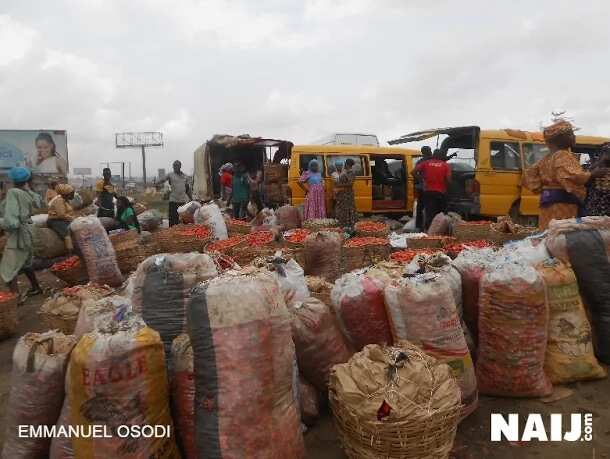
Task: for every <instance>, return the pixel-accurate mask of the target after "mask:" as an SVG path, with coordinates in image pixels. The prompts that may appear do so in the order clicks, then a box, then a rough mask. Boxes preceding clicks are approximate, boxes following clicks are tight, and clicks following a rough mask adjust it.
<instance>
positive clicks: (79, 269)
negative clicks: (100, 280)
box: [51, 260, 89, 287]
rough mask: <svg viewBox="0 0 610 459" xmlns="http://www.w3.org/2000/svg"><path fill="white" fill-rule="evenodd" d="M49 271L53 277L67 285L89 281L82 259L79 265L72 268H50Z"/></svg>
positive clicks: (71, 285) (72, 285)
mask: <svg viewBox="0 0 610 459" xmlns="http://www.w3.org/2000/svg"><path fill="white" fill-rule="evenodd" d="M51 273H53V275H54V276H55V277H57V278H59V279H61V280H62V281H63V282H65V283H66V284H67V285H68V286H69V287H74V286H75V285H84V284H86V283H87V282H89V275H88V274H87V269H86V268H85V264H84V263H83V261H82V260H81V262H80V265H78V266H75V267H73V268H69V269H62V270H59V271H57V270H54V269H52V268H51Z"/></svg>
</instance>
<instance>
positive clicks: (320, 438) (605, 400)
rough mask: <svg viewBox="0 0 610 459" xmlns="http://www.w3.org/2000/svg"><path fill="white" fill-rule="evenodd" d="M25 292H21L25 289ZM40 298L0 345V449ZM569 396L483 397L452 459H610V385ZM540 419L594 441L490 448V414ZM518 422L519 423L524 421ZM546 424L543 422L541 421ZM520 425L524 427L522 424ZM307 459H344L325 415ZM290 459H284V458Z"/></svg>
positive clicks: (587, 386) (49, 282) (53, 284)
mask: <svg viewBox="0 0 610 459" xmlns="http://www.w3.org/2000/svg"><path fill="white" fill-rule="evenodd" d="M40 278H41V279H42V283H43V285H44V286H45V287H46V288H57V287H59V286H60V283H59V281H57V280H56V279H55V278H54V277H53V276H52V275H49V274H42V275H41V276H40ZM24 287H25V286H24ZM43 300H44V298H42V297H37V298H32V299H30V300H29V301H28V303H27V304H26V305H24V306H22V307H21V308H20V309H19V328H18V332H17V335H16V336H15V337H13V338H11V339H9V340H5V341H2V342H0V445H1V444H2V443H3V442H4V434H5V428H6V424H5V419H4V416H5V407H6V403H7V400H8V393H9V390H10V372H11V356H12V352H13V348H14V346H15V343H16V342H17V339H18V337H19V336H21V335H23V334H25V333H26V332H28V331H44V330H46V327H45V326H44V324H42V323H41V321H40V319H39V318H38V316H37V314H36V313H37V311H38V308H39V307H40V305H41V303H42V301H43ZM568 387H569V389H571V390H573V394H572V395H571V396H569V397H568V398H564V399H562V400H559V401H556V402H553V403H548V404H546V403H543V402H541V401H539V400H525V399H509V398H491V397H482V398H481V401H480V406H479V409H478V410H477V411H476V412H475V413H474V414H472V415H471V416H470V417H468V418H467V419H466V420H465V421H463V422H462V423H461V424H460V427H459V429H458V435H457V438H456V441H455V444H454V452H453V455H452V457H453V459H485V458H494V459H517V458H519V459H521V458H526V459H529V458H532V459H534V458H535V459H546V458H548V459H581V458H582V459H589V458H591V459H598V458H610V379H605V380H602V381H595V382H586V383H576V384H572V385H570V386H568ZM492 412H495V413H504V414H506V413H520V414H522V415H525V414H528V413H540V414H542V415H543V418H545V416H546V415H548V414H551V413H563V414H564V418H569V416H568V415H569V414H571V413H591V414H593V441H591V442H575V443H567V442H562V443H536V442H533V443H527V444H510V443H508V442H502V443H498V444H492V443H491V442H490V441H489V431H490V414H491V413H492ZM521 419H524V418H523V417H522V418H521ZM546 419H548V418H546ZM522 422H524V421H522ZM305 443H306V446H307V458H308V459H343V458H345V457H346V456H345V455H344V454H343V452H342V451H341V447H340V445H339V443H338V441H337V436H336V432H335V428H334V426H333V422H332V418H331V416H330V414H328V412H326V413H325V414H324V415H323V417H322V418H321V419H320V420H319V422H318V423H317V424H316V425H315V426H314V427H311V428H310V429H309V430H308V432H307V433H306V434H305ZM286 459H289V458H286Z"/></svg>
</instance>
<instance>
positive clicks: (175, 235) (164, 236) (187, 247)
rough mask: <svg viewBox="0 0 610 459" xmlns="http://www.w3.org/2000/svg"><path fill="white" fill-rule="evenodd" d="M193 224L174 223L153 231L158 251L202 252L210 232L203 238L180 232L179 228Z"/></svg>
mask: <svg viewBox="0 0 610 459" xmlns="http://www.w3.org/2000/svg"><path fill="white" fill-rule="evenodd" d="M194 226H196V225H175V226H172V227H171V228H167V229H164V230H161V231H157V232H156V233H153V240H154V242H155V244H156V245H157V247H158V248H159V251H160V253H190V252H203V249H204V247H205V246H206V245H207V243H208V242H209V241H210V239H211V236H212V235H211V232H210V235H209V236H208V237H207V238H205V239H201V238H197V237H194V236H191V235H184V234H180V231H181V230H184V229H190V228H193V227H194Z"/></svg>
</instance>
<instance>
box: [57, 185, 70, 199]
mask: <svg viewBox="0 0 610 459" xmlns="http://www.w3.org/2000/svg"><path fill="white" fill-rule="evenodd" d="M55 191H56V192H57V194H61V195H62V196H67V195H69V194H70V193H72V192H73V191H74V187H73V186H72V185H68V184H67V183H60V184H59V185H57V186H56V187H55Z"/></svg>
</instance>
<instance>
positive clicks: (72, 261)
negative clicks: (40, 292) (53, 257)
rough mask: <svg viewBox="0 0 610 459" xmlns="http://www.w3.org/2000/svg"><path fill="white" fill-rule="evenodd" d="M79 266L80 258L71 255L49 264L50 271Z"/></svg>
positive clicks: (65, 269) (66, 269)
mask: <svg viewBox="0 0 610 459" xmlns="http://www.w3.org/2000/svg"><path fill="white" fill-rule="evenodd" d="M80 266H81V261H80V258H78V257H77V256H73V257H70V258H66V259H65V260H64V261H60V262H59V263H55V264H54V265H53V266H51V271H68V270H70V269H75V268H79V267H80Z"/></svg>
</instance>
